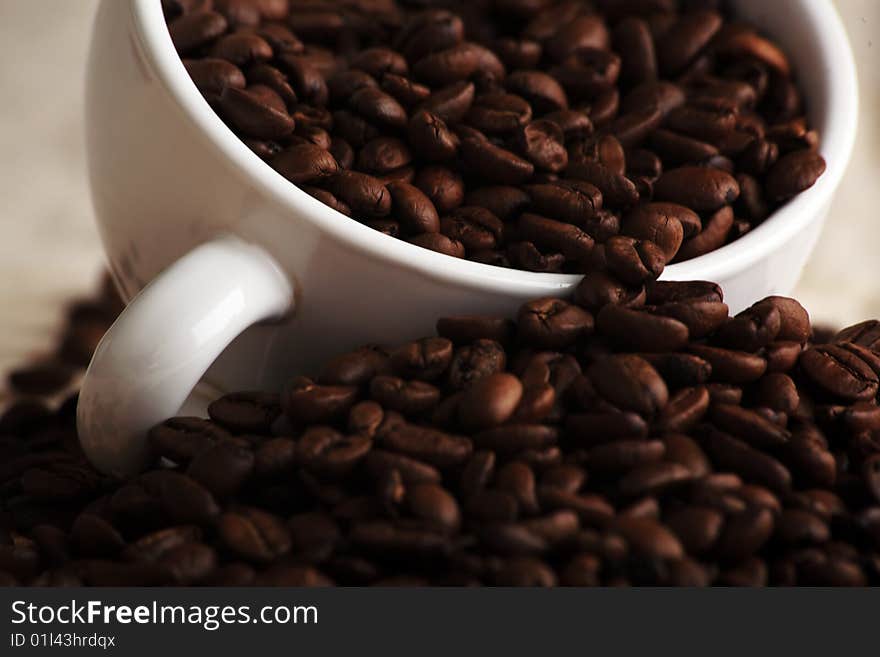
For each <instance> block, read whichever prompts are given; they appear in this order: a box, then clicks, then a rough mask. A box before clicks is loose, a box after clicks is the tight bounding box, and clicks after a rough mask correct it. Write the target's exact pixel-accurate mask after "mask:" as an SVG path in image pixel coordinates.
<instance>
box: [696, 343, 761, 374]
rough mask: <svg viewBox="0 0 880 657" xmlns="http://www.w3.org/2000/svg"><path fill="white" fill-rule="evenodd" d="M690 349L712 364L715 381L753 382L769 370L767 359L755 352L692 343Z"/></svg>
mask: <svg viewBox="0 0 880 657" xmlns="http://www.w3.org/2000/svg"><path fill="white" fill-rule="evenodd" d="M690 351H691V353H693V354H695V355H697V356H699V357H700V358H702V359H703V360H705V361H707V362H708V363H709V364H710V365H711V366H712V380H713V381H718V382H722V383H733V384H740V383H751V382H753V381H757V380H758V379H760V378H761V376H763V375H764V372H766V371H767V361H766V360H764V359H763V358H762V357H760V356H757V355H755V354H750V353H746V352H742V351H732V350H729V349H721V348H719V347H707V346H705V345H692V346H691V347H690Z"/></svg>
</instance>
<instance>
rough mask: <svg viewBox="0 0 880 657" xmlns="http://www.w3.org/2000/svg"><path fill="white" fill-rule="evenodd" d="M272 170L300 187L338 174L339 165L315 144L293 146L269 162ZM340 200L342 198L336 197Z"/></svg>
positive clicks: (331, 156) (327, 152) (328, 153)
mask: <svg viewBox="0 0 880 657" xmlns="http://www.w3.org/2000/svg"><path fill="white" fill-rule="evenodd" d="M270 164H271V165H272V168H273V169H275V170H276V171H277V172H278V173H280V174H281V175H282V176H284V177H285V178H287V179H288V180H289V181H290V182H292V183H294V184H297V185H302V184H305V183H320V182H321V181H324V180H327V179H329V178H330V177H331V176H333V175H335V174H337V173H338V172H339V164H338V163H337V162H336V159H335V158H334V157H333V155H331V154H330V152H329V151H327V150H325V149H323V148H320V147H319V146H316V145H315V144H310V143H302V144H295V145H293V146H290V147H289V148H286V149H285V150H283V151H281V152H280V153H279V154H278V155H276V156H275V157H274V158H272V160H271V161H270ZM337 196H339V197H340V198H343V199H344V197H343V196H340V195H337Z"/></svg>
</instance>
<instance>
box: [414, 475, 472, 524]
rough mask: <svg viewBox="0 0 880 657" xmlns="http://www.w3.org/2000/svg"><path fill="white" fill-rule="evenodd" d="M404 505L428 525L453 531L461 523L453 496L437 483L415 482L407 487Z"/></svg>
mask: <svg viewBox="0 0 880 657" xmlns="http://www.w3.org/2000/svg"><path fill="white" fill-rule="evenodd" d="M406 505H407V507H408V508H409V511H410V513H412V514H413V515H414V516H415V517H416V518H419V519H421V520H423V521H424V522H425V523H426V524H427V525H428V526H429V527H432V528H435V529H439V530H441V531H449V532H454V531H456V530H457V529H458V528H459V525H460V524H461V514H460V512H459V509H458V504H457V502H456V501H455V498H453V497H452V495H451V494H449V492H447V491H446V490H444V489H443V488H442V487H440V486H439V485H437V484H431V483H424V484H416V485H414V486H411V487H410V488H408V489H407V492H406Z"/></svg>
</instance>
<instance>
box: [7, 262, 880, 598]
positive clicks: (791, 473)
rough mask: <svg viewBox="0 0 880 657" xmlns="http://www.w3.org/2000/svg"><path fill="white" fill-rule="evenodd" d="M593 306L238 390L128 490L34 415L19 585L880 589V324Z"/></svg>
mask: <svg viewBox="0 0 880 657" xmlns="http://www.w3.org/2000/svg"><path fill="white" fill-rule="evenodd" d="M593 287H594V285H593V283H592V282H591V279H589V278H588V279H585V281H584V282H583V283H582V284H581V287H580V289H579V291H578V293H577V294H576V295H575V297H574V298H575V300H579V299H582V298H585V297H589V296H591V294H592V292H589V290H590V289H591V288H593ZM585 290H587V291H588V292H589V293H587V292H585ZM579 304H580V301H577V302H576V303H575V302H571V301H566V300H562V299H539V300H535V301H532V302H529V303H527V304H525V305H523V306H522V308H521V309H520V311H519V313H518V315H517V316H516V318H515V320H512V319H509V318H502V317H450V318H445V319H441V320H440V321H438V323H437V335H436V336H433V337H426V338H423V339H420V340H415V341H412V342H409V343H407V344H403V345H398V346H396V347H393V348H384V347H380V346H365V347H363V348H361V349H358V350H355V351H353V352H351V353H347V354H343V355H340V356H339V357H337V358H335V359H333V360H331V361H330V362H328V363H326V365H325V366H324V368H323V369H322V370H321V371H320V372H318V373H316V375H315V376H314V377H313V378H306V377H302V376H300V377H296V378H294V379H293V380H291V381H290V383H289V384H288V385H287V386H286V387H285V389H284V390H283V391H281V392H280V393H272V392H239V393H234V394H228V395H226V396H224V397H221V398H220V399H217V400H216V401H215V402H213V403H212V404H211V406H210V408H209V415H210V418H209V419H199V418H188V417H180V418H174V419H170V420H168V421H166V422H164V423H163V424H161V425H159V426H157V427H156V428H154V429H153V430H152V431H151V433H150V435H149V440H150V445H151V446H152V450H153V452H154V455H155V461H154V463H153V465H152V466H151V467H150V469H149V470H148V471H146V472H144V473H142V474H141V475H139V476H137V477H134V478H132V479H129V480H124V481H120V480H114V479H110V478H108V477H105V476H102V475H100V474H99V473H97V472H96V471H95V470H93V469H92V468H91V467H90V466H89V464H88V463H87V461H86V460H85V458H84V457H83V455H82V453H81V451H80V449H79V446H78V442H77V436H76V430H75V424H74V407H75V397H73V398H71V399H69V400H67V401H66V402H65V403H63V404H62V405H61V406H60V408H59V409H58V410H57V411H55V412H53V411H50V410H49V407H48V406H47V405H46V404H45V403H41V402H37V401H34V400H30V401H21V402H19V403H17V404H15V405H14V406H13V407H12V408H10V409H9V410H7V411H6V412H5V413H4V414H3V415H2V417H0V435H2V436H3V438H2V440H0V581H2V582H4V583H7V584H16V583H20V584H33V585H51V586H60V585H79V584H87V585H159V584H177V585H323V584H331V583H336V584H340V585H368V584H369V585H406V584H417V585H428V584H430V585H441V584H447V585H477V584H495V585H555V584H560V585H628V584H635V585H655V584H658V585H709V584H715V585H750V586H751V585H764V584H771V585H795V584H797V585H862V584H878V583H880V439H878V436H880V406H878V403H877V395H878V384H880V379H878V375H880V322H877V321H869V322H864V323H862V324H859V325H856V326H853V327H850V328H847V329H844V330H843V331H840V332H839V333H837V334H835V335H832V334H830V333H828V332H823V334H822V335H820V334H819V332H815V331H813V330H812V329H811V326H810V320H809V317H808V315H807V313H806V311H804V309H803V308H802V307H801V306H800V305H799V304H798V303H797V302H796V301H794V300H792V299H787V298H782V297H770V298H768V299H764V300H763V301H760V302H758V303H756V304H755V305H753V306H752V307H750V308H749V309H747V310H745V311H743V312H742V313H740V314H738V315H737V316H735V317H729V316H728V308H727V306H726V305H725V304H724V302H723V299H722V294H721V291H720V289H719V288H718V286H717V285H715V284H712V283H707V282H689V283H672V282H649V283H648V284H647V285H645V286H643V288H642V291H641V293H640V294H638V295H636V296H635V297H633V296H632V295H630V296H627V298H626V303H607V304H605V305H604V306H603V307H601V309H599V310H598V311H595V312H594V308H593V307H591V306H588V307H585V306H583V305H579ZM77 314H78V313H77Z"/></svg>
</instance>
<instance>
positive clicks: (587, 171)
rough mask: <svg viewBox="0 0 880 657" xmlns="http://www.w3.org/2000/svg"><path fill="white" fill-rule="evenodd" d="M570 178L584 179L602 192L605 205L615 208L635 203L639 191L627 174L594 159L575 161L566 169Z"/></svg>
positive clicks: (626, 206) (623, 207)
mask: <svg viewBox="0 0 880 657" xmlns="http://www.w3.org/2000/svg"><path fill="white" fill-rule="evenodd" d="M565 174H566V176H567V177H569V178H574V179H575V180H583V181H585V182H588V183H590V184H592V185H594V186H595V187H596V188H598V189H599V191H601V192H602V198H603V199H604V202H605V205H607V206H609V207H612V208H615V209H626V208H629V207H632V206H633V205H635V204H636V203H637V202H638V200H639V193H638V190H637V189H636V186H635V185H634V184H633V182H632V181H631V180H630V179H629V178H627V177H626V176H623V175H620V174H616V173H614V172H613V171H612V170H610V169H608V168H607V167H606V166H604V165H603V164H600V163H599V162H593V161H585V162H574V163H571V164H569V166H568V168H567V169H566V171H565Z"/></svg>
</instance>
